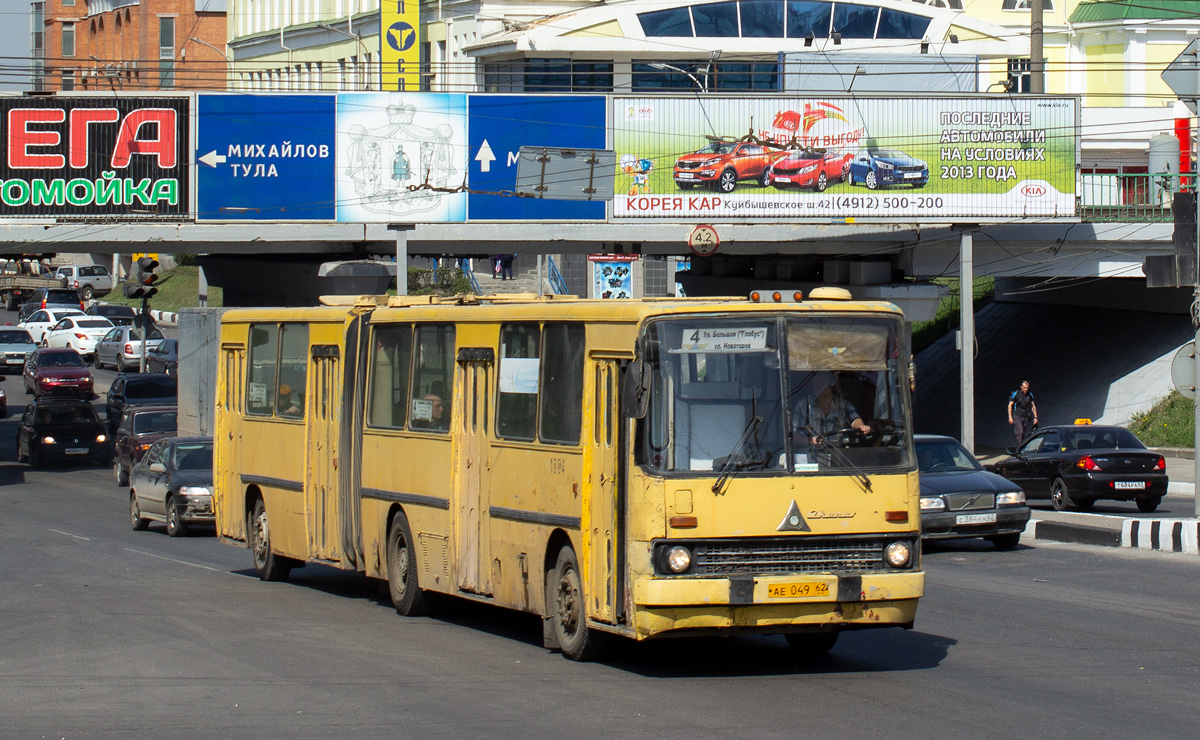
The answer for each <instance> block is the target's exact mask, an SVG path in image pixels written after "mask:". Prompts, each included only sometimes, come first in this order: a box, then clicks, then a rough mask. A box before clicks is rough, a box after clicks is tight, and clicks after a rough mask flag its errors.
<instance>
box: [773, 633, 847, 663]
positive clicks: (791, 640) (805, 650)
mask: <svg viewBox="0 0 1200 740" xmlns="http://www.w3.org/2000/svg"><path fill="white" fill-rule="evenodd" d="M840 634H841V633H840V632H837V631H836V630H833V631H829V632H789V633H788V634H786V635H784V636H783V638H784V639H785V640H787V644H788V646H789V647H791V648H792V651H793V652H795V653H796V655H798V656H800V657H809V658H811V657H815V656H817V655H822V654H824V653H827V652H829V651H830V650H832V649H833V646H834V645H836V644H837V640H838V635H840Z"/></svg>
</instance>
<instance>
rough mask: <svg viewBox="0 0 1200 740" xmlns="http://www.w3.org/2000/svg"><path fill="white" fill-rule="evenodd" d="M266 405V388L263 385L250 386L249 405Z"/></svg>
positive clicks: (254, 384)
mask: <svg viewBox="0 0 1200 740" xmlns="http://www.w3.org/2000/svg"><path fill="white" fill-rule="evenodd" d="M266 404H267V386H266V384H265V383H251V384H250V405H251V406H265V405H266Z"/></svg>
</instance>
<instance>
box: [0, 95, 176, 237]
mask: <svg viewBox="0 0 1200 740" xmlns="http://www.w3.org/2000/svg"><path fill="white" fill-rule="evenodd" d="M189 100H190V99H189V98H188V97H183V96H181V97H157V98H142V97H137V98H135V97H120V98H117V97H103V98H101V97H81V98H71V97H19V98H17V97H13V98H0V141H3V146H4V157H3V161H0V218H14V217H17V218H19V217H41V218H57V219H72V218H93V217H96V216H120V217H121V218H122V219H125V220H128V219H138V218H146V219H155V220H163V219H164V218H165V219H169V220H186V219H187V218H188V217H189V212H190V206H191V204H190V201H189V195H188V179H189V174H188V151H189V145H188V127H189V122H188V114H189Z"/></svg>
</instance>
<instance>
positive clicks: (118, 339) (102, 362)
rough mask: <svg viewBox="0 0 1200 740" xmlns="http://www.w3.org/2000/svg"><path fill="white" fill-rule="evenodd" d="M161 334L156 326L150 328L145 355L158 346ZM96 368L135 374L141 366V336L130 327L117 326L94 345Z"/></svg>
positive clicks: (161, 337)
mask: <svg viewBox="0 0 1200 740" xmlns="http://www.w3.org/2000/svg"><path fill="white" fill-rule="evenodd" d="M162 340H163V333H162V332H161V331H160V330H159V328H158V327H157V326H151V327H150V337H149V339H147V340H146V353H147V355H148V354H149V353H150V350H152V349H154V348H155V347H157V346H158V343H159V342H161V341H162ZM95 364H96V367H98V368H103V367H106V366H107V367H114V368H116V369H117V371H118V372H122V373H126V372H137V371H138V368H139V367H141V364H142V334H141V331H139V330H138V329H135V328H134V327H132V326H118V327H114V328H113V329H112V330H111V331H109V332H108V333H107V334H105V335H104V336H103V337H101V338H100V341H99V342H97V343H96V361H95Z"/></svg>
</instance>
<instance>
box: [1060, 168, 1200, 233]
mask: <svg viewBox="0 0 1200 740" xmlns="http://www.w3.org/2000/svg"><path fill="white" fill-rule="evenodd" d="M1195 181H1196V176H1195V175H1194V174H1191V173H1188V174H1185V175H1182V176H1181V175H1178V174H1172V173H1149V174H1146V173H1141V174H1115V173H1113V174H1106V173H1091V172H1085V173H1081V174H1080V176H1079V215H1080V217H1081V218H1082V219H1083V220H1084V221H1116V222H1133V223H1139V222H1164V221H1167V222H1169V221H1172V220H1173V219H1174V217H1173V216H1172V214H1171V194H1172V193H1173V192H1174V191H1176V190H1179V189H1180V187H1183V188H1192V187H1195Z"/></svg>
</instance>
